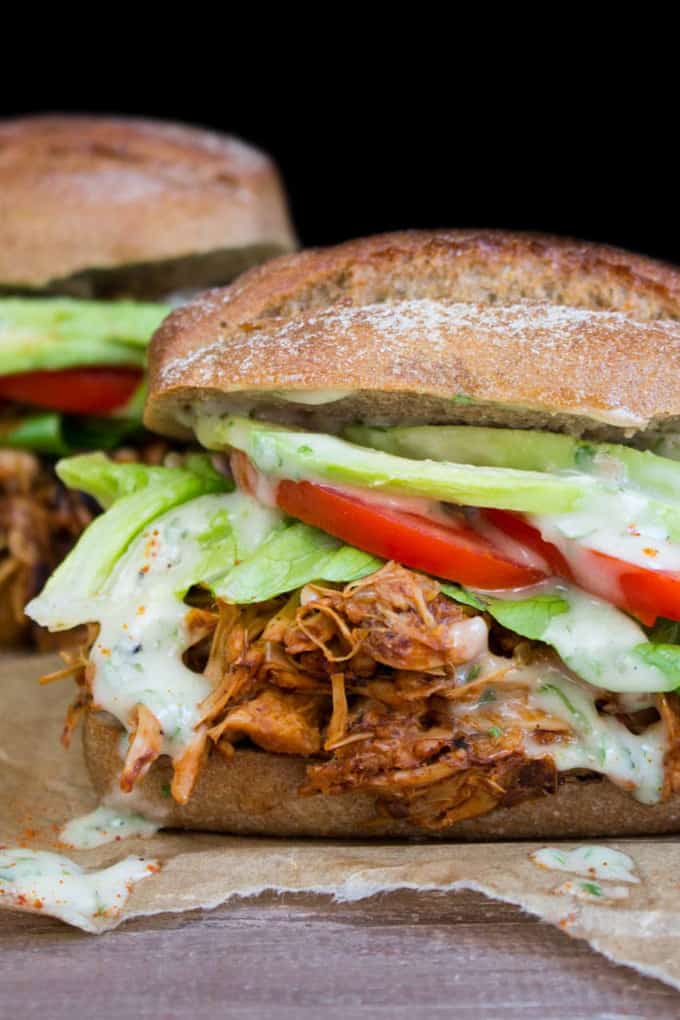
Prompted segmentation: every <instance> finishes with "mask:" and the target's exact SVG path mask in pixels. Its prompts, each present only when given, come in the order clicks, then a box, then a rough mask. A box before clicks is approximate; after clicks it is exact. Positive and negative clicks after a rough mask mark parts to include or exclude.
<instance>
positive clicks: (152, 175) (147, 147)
mask: <svg viewBox="0 0 680 1020" xmlns="http://www.w3.org/2000/svg"><path fill="white" fill-rule="evenodd" d="M294 247H295V236H294V234H293V230H292V227H291V223H290V219H289V217H288V212H287V209H286V202H285V197H284V193H283V190H282V187H281V182H280V180H279V176H278V173H277V170H276V167H275V166H274V164H273V163H272V161H271V160H270V159H269V157H268V156H266V155H265V154H264V153H262V152H260V151H258V150H257V149H255V148H253V147H252V146H250V145H246V144H245V143H243V142H241V141H239V140H238V139H235V138H231V137H228V136H224V135H220V134H217V133H215V132H212V131H207V130H202V129H199V128H192V127H184V126H180V125H176V124H170V123H163V122H160V121H147V120H133V119H122V118H110V117H89V116H38V117H28V118H22V119H17V120H9V121H4V122H2V123H0V290H2V291H4V292H14V293H16V292H21V291H27V292H30V291H41V292H50V293H55V294H71V295H76V296H79V297H90V296H96V297H105V296H119V295H128V296H142V297H145V298H151V297H154V296H159V295H164V294H167V293H170V292H172V291H176V290H180V289H186V290H191V289H194V288H205V287H208V286H214V285H215V284H217V283H224V282H226V281H228V280H230V279H233V277H234V276H236V275H237V274H238V273H239V272H241V271H242V270H244V269H246V268H247V267H249V266H252V265H254V264H256V263H258V262H261V261H263V260H264V259H266V258H269V257H271V256H272V255H278V254H280V253H281V252H284V251H289V250H291V249H292V248H294Z"/></svg>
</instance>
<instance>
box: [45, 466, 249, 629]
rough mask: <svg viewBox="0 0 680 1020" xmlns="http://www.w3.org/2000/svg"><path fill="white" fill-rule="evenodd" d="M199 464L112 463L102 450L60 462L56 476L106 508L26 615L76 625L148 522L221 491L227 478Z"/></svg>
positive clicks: (56, 626)
mask: <svg viewBox="0 0 680 1020" xmlns="http://www.w3.org/2000/svg"><path fill="white" fill-rule="evenodd" d="M201 462H202V463H201V464H200V470H198V471H196V470H191V469H190V468H154V467H145V466H144V465H141V464H114V463H113V462H112V461H109V460H107V458H106V457H104V456H103V454H90V455H85V456H83V457H74V458H72V459H71V460H69V461H62V462H61V463H60V465H58V468H59V474H60V477H61V478H62V479H63V480H64V481H65V482H66V483H67V484H72V485H74V486H75V487H77V488H80V489H82V490H83V491H85V492H89V493H90V494H91V495H93V496H95V498H97V499H99V500H101V501H102V503H103V504H104V505H106V506H108V507H109V509H108V511H107V512H106V513H105V514H102V516H101V517H97V518H96V519H95V520H94V521H93V522H92V524H90V526H89V527H88V528H87V530H86V531H85V532H84V533H83V535H82V536H81V537H80V540H79V542H78V544H77V545H76V546H75V548H74V549H73V550H72V551H71V552H70V553H69V555H68V556H67V557H66V559H65V560H64V562H63V563H62V564H61V565H60V566H59V567H58V568H57V570H56V571H55V572H54V573H53V574H52V576H51V577H50V579H49V581H48V582H47V584H46V585H45V587H44V589H43V591H42V592H41V594H40V595H39V596H38V597H37V598H35V599H33V601H32V602H30V603H29V605H28V606H27V612H28V614H29V616H31V617H32V618H33V619H34V620H36V621H37V622H38V623H40V624H42V625H43V626H48V627H50V629H52V630H64V629H67V628H68V627H72V626H75V625H76V624H77V623H80V622H81V620H82V614H83V605H82V603H83V602H88V601H89V600H91V599H92V598H94V597H95V596H97V595H98V594H99V592H100V591H101V589H102V586H103V585H104V584H105V582H106V580H107V578H108V577H109V576H110V574H111V571H112V570H113V568H114V566H115V565H116V563H117V561H118V560H119V559H120V557H121V556H122V554H123V553H124V552H125V550H126V549H127V547H128V546H129V544H130V542H131V541H132V539H133V538H134V537H135V535H137V534H139V532H140V531H142V529H143V528H144V527H145V526H146V525H147V524H148V523H149V522H150V521H152V520H154V518H156V517H158V516H159V515H160V514H162V513H165V511H167V510H170V509H171V508H172V507H173V506H177V505H179V504H180V503H185V502H187V501H188V500H191V499H194V498H195V497H196V496H202V495H205V494H207V493H211V492H220V491H225V490H226V488H227V487H228V484H229V483H228V481H227V479H225V478H224V477H223V476H222V475H220V474H219V473H218V472H216V471H214V470H213V469H212V468H210V470H208V467H207V466H206V462H207V464H208V466H209V461H208V458H207V457H206V458H201ZM79 603H80V605H79ZM85 618H86V619H92V618H93V617H92V615H90V616H86V617H85Z"/></svg>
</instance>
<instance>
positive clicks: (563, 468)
mask: <svg viewBox="0 0 680 1020" xmlns="http://www.w3.org/2000/svg"><path fill="white" fill-rule="evenodd" d="M344 435H345V437H346V438H347V439H349V440H350V441H351V442H353V443H358V444H360V445H361V446H368V447H371V448H373V449H376V450H383V451H384V452H386V453H391V454H395V455H398V456H401V457H412V458H414V459H415V460H421V459H425V458H427V459H430V460H436V461H454V462H455V463H458V464H475V465H479V466H483V467H496V468H517V469H520V470H523V471H548V472H552V473H561V472H570V471H571V472H579V473H581V474H589V475H594V476H595V477H597V478H600V479H602V480H603V481H614V482H618V483H619V484H620V483H622V482H626V481H629V482H631V483H632V484H633V485H636V486H638V487H639V488H641V489H643V490H645V491H647V492H649V493H651V494H653V495H657V496H661V497H663V498H666V499H668V498H671V499H678V498H680V463H678V462H677V461H673V460H669V459H668V458H667V457H660V456H657V455H656V454H654V453H649V452H641V451H640V450H633V449H631V448H630V447H628V446H621V445H620V444H617V443H594V442H590V441H589V440H583V439H576V438H575V437H574V436H563V435H557V434H555V433H552V432H536V431H533V430H528V429H527V430H524V429H503V428H478V427H477V426H473V425H419V426H414V427H411V428H409V427H397V428H389V429H376V428H370V427H368V426H365V425H352V426H350V427H349V428H347V429H345V432H344Z"/></svg>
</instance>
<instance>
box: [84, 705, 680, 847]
mask: <svg viewBox="0 0 680 1020" xmlns="http://www.w3.org/2000/svg"><path fill="white" fill-rule="evenodd" d="M122 734H123V731H122V729H121V727H120V725H119V724H118V722H117V721H115V720H114V719H113V717H112V716H109V715H106V714H105V713H99V712H88V713H87V716H86V720H85V727H84V745H85V760H86V762H87V767H88V770H89V773H90V777H91V779H92V782H93V784H94V787H95V790H96V792H97V794H98V795H99V796H100V797H102V796H105V795H106V794H107V793H109V791H111V790H112V789H114V788H116V786H117V778H118V775H119V773H120V770H121V758H120V754H119V750H120V741H121V736H122ZM307 764H309V762H307V761H305V760H304V759H302V758H293V757H287V756H285V755H277V754H268V753H267V752H265V751H253V750H247V751H237V752H236V754H235V756H234V757H233V758H232V759H231V760H230V761H227V760H226V759H225V758H224V757H223V756H222V755H221V754H219V752H215V753H213V754H211V756H210V758H209V759H208V761H207V762H206V764H205V766H204V768H203V771H202V772H201V775H200V777H199V779H198V782H197V784H196V787H195V789H194V792H193V794H192V796H191V798H190V799H189V802H188V803H187V804H185V805H183V806H181V805H179V804H176V803H175V802H174V801H173V800H172V799H170V796H169V784H170V782H171V781H172V766H171V763H170V759H169V758H161V759H159V760H158V761H157V762H156V763H155V764H154V765H153V766H152V768H151V769H150V770H149V772H148V773H147V775H146V776H145V777H144V778H143V779H142V780H140V782H139V783H138V784H137V787H136V792H138V794H139V804H140V807H141V805H143V808H142V810H144V811H145V812H146V813H147V814H148V815H149V816H150V817H153V818H158V819H161V820H162V824H163V827H164V828H176V829H199V830H206V831H209V832H228V833H232V834H234V835H244V836H245V835H248V836H311V837H321V838H323V837H330V838H340V839H365V838H378V837H380V838H384V837H396V838H400V837H401V838H404V837H406V838H413V837H418V838H420V839H459V840H508V839H540V840H544V839H555V838H560V837H562V838H565V839H567V838H568V839H580V838H589V837H596V836H647V835H653V834H657V835H658V834H663V833H673V832H678V831H680V796H676V797H673V798H672V799H670V800H667V801H664V802H663V803H661V804H652V805H645V804H640V803H639V802H638V801H636V800H634V799H633V797H632V796H631V795H630V794H627V793H624V792H623V791H622V790H620V789H619V788H618V787H616V786H614V785H613V784H612V783H610V782H608V781H607V780H605V779H596V780H593V781H583V780H578V779H570V780H567V781H566V782H564V783H562V784H561V786H560V788H559V790H558V792H557V793H556V794H554V795H552V796H543V797H540V798H538V799H535V800H527V801H523V802H522V803H520V804H516V805H514V806H513V807H510V808H496V810H494V811H492V812H490V813H489V814H487V815H481V816H479V817H477V818H472V819H469V820H467V821H463V822H457V823H456V824H455V825H451V826H449V827H448V828H446V829H437V830H431V829H423V828H420V827H419V826H414V825H411V824H408V823H406V822H403V821H398V820H396V819H391V818H385V817H384V815H382V814H381V813H380V810H379V805H378V801H377V799H376V798H375V797H373V796H371V795H370V794H366V793H346V794H341V795H338V796H326V795H324V794H316V795H313V796H305V797H301V796H300V795H299V794H298V790H299V788H300V786H301V785H302V783H303V781H304V778H305V767H306V765H307Z"/></svg>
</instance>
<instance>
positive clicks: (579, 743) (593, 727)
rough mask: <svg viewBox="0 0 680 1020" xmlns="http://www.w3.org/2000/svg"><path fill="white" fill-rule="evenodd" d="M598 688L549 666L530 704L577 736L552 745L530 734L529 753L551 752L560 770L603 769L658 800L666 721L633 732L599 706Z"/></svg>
mask: <svg viewBox="0 0 680 1020" xmlns="http://www.w3.org/2000/svg"><path fill="white" fill-rule="evenodd" d="M598 693H601V692H598V691H597V689H595V688H592V689H590V688H586V686H585V685H583V684H581V683H577V682H576V681H574V680H571V679H569V677H567V676H566V675H565V674H564V673H562V672H561V671H559V670H557V669H548V670H546V671H545V672H544V673H543V674H542V676H541V680H540V683H539V684H538V685H537V686H536V687H535V688H534V690H532V691H531V693H530V694H529V704H530V706H531V707H532V708H538V709H541V710H542V711H544V712H547V713H549V714H550V715H554V716H557V718H558V719H562V720H564V722H566V723H567V724H568V725H569V726H570V727H571V728H572V729H573V730H574V733H575V738H574V739H572V740H570V741H565V742H557V741H555V742H553V743H552V744H550V745H549V746H547V745H545V744H541V743H540V742H536V741H533V740H532V739H531V738H528V739H527V740H526V742H525V743H526V750H527V753H528V754H529V755H530V756H532V757H541V756H542V755H545V754H550V755H551V756H552V757H553V758H554V760H555V764H556V766H557V768H558V770H559V771H560V772H566V771H568V770H569V769H576V768H582V769H589V770H591V771H592V772H599V773H600V774H601V775H605V776H607V777H608V779H610V780H611V781H612V782H613V783H616V785H617V786H621V787H623V788H624V789H625V790H628V791H629V792H630V793H632V794H633V796H634V797H635V799H636V800H639V801H641V802H642V803H643V804H655V803H657V802H658V801H659V800H660V799H661V794H662V790H663V779H664V755H665V752H666V747H667V736H666V728H665V726H664V724H663V722H661V721H659V722H657V723H654V724H652V725H651V726H648V727H647V729H646V730H645V731H644V732H643V733H641V734H639V735H637V734H635V733H631V732H630V730H628V728H627V727H626V726H624V725H623V723H621V722H619V721H618V719H616V718H614V717H613V716H610V715H606V714H602V713H600V712H598V711H597V708H596V706H595V699H596V698H597V696H598Z"/></svg>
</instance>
